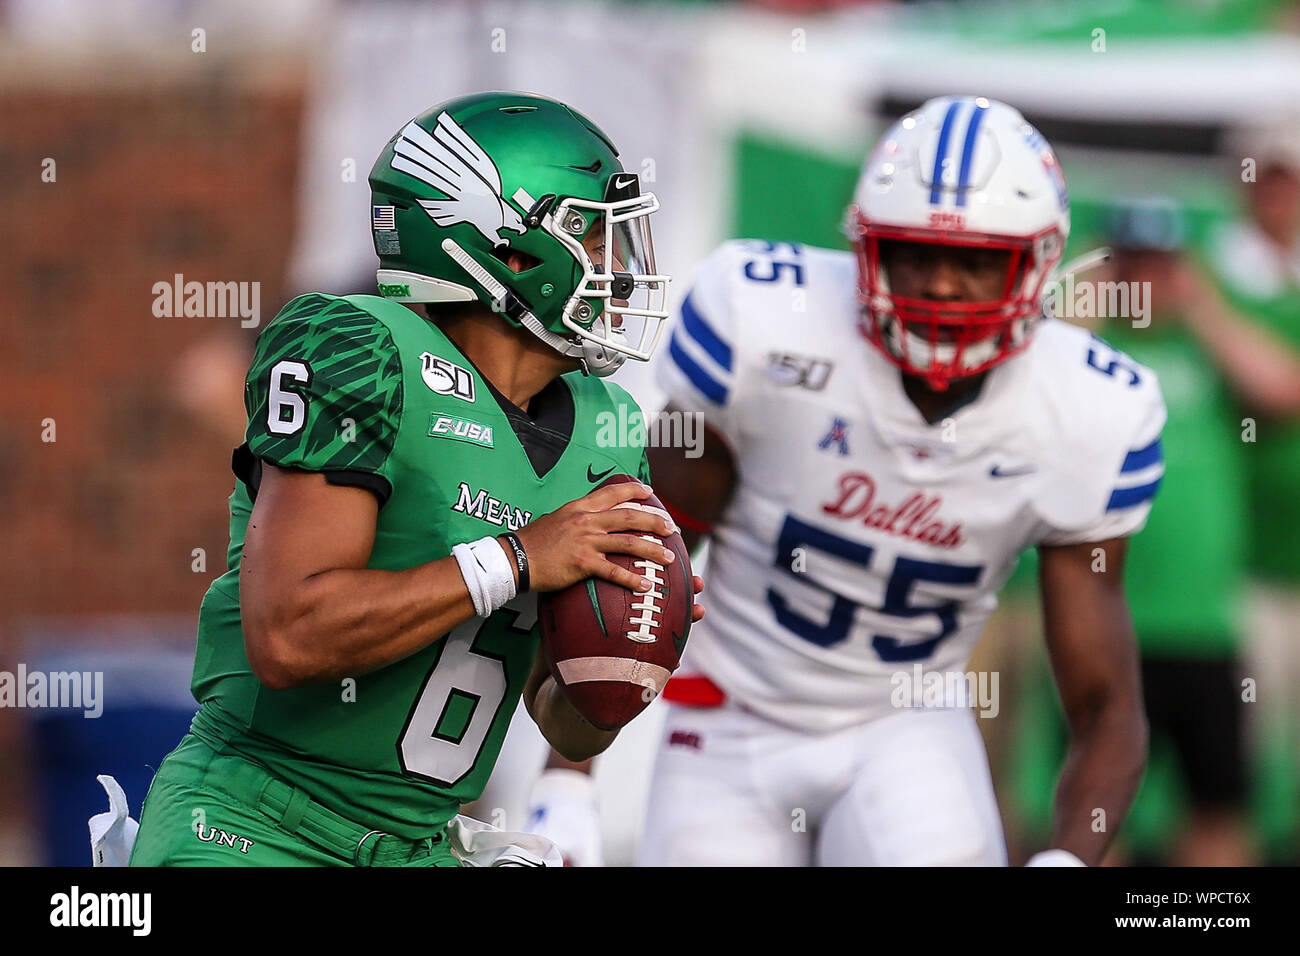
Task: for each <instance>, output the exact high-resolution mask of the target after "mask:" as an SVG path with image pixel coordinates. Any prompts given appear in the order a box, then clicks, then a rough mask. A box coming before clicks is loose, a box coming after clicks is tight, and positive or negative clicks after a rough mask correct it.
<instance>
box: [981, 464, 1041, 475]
mask: <svg viewBox="0 0 1300 956" xmlns="http://www.w3.org/2000/svg"><path fill="white" fill-rule="evenodd" d="M1037 470H1038V468H1037V466H1035V465H1025V466H1024V467H1022V468H1009V469H1007V470H1006V471H1003V470H1002V466H1001V465H994V466H993V467H992V468H990V469H989V477H990V478H1018V477H1019V476H1021V475H1028V474H1030V473H1031V472H1035V471H1037Z"/></svg>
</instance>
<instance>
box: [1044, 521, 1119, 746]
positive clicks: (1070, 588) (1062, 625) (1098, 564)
mask: <svg viewBox="0 0 1300 956" xmlns="http://www.w3.org/2000/svg"><path fill="white" fill-rule="evenodd" d="M1127 545H1128V542H1127V539H1126V538H1112V539H1110V540H1106V541H1089V542H1083V543H1079V544H1070V545H1061V546H1043V547H1040V548H1039V557H1040V562H1039V583H1040V588H1041V591H1042V603H1043V619H1044V630H1045V634H1046V639H1047V649H1048V652H1049V654H1050V656H1051V661H1052V670H1053V672H1054V673H1055V675H1056V684H1057V687H1058V689H1059V690H1060V693H1061V703H1062V705H1063V707H1064V708H1065V712H1066V716H1067V717H1068V718H1069V720H1070V722H1071V725H1072V726H1074V727H1075V728H1076V729H1078V725H1079V723H1080V722H1083V721H1086V720H1088V719H1089V718H1090V716H1091V715H1094V714H1096V713H1098V712H1099V710H1100V709H1102V708H1104V707H1105V706H1108V705H1110V704H1114V703H1117V702H1118V703H1119V704H1120V705H1121V706H1123V707H1125V708H1131V707H1132V706H1133V705H1134V704H1135V703H1136V705H1137V706H1138V707H1139V708H1140V706H1141V689H1140V682H1139V667H1138V653H1137V641H1136V638H1135V636H1134V633H1133V624H1132V619H1131V617H1130V615H1129V610H1128V602H1127V600H1126V599H1125V597H1124V556H1125V552H1126V550H1127Z"/></svg>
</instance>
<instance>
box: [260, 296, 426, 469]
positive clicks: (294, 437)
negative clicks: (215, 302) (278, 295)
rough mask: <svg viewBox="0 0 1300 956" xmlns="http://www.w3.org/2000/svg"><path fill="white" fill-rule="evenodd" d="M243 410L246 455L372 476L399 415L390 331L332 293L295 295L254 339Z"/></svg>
mask: <svg viewBox="0 0 1300 956" xmlns="http://www.w3.org/2000/svg"><path fill="white" fill-rule="evenodd" d="M244 406H245V408H246V409H247V411H248V430H247V432H246V435H245V439H246V441H247V445H248V449H249V451H250V452H252V454H253V455H256V456H257V457H258V458H260V459H262V460H263V461H268V462H270V463H271V464H273V465H278V466H280V467H283V468H296V469H301V470H304V471H318V472H362V473H367V474H373V475H379V474H380V473H381V472H382V470H383V469H384V465H385V463H386V462H387V460H388V456H389V454H390V453H391V452H392V450H393V445H394V442H395V440H396V437H397V429H398V425H399V424H400V419H401V413H402V375H401V363H400V361H399V356H398V351H397V347H396V346H395V345H394V343H393V338H392V335H391V333H390V332H389V330H388V327H387V326H386V325H384V324H383V322H381V321H380V320H379V319H378V318H376V317H375V316H374V315H372V314H371V313H369V312H367V311H364V310H362V309H359V308H357V307H356V306H355V305H353V304H352V303H350V302H346V301H344V300H343V299H338V298H335V297H333V296H326V295H317V294H312V295H304V296H300V297H299V298H297V299H294V300H293V301H292V302H290V303H289V304H288V305H286V306H285V307H284V309H283V310H282V311H281V312H280V314H279V315H278V316H277V317H276V318H275V320H274V321H273V322H271V324H270V325H268V326H267V327H266V329H265V331H263V332H262V334H261V336H260V337H259V338H258V340H257V348H256V351H255V353H254V356H253V363H252V366H251V367H250V368H249V371H248V379H247V381H246V382H245V385H244Z"/></svg>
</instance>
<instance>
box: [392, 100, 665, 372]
mask: <svg viewBox="0 0 1300 956" xmlns="http://www.w3.org/2000/svg"><path fill="white" fill-rule="evenodd" d="M370 189H371V203H372V206H373V207H374V208H375V210H376V213H375V216H374V218H373V221H372V225H373V229H374V233H373V235H374V239H375V251H376V253H377V254H378V256H379V265H380V268H379V271H378V280H379V288H380V293H381V294H382V295H386V296H388V297H389V298H393V299H397V300H398V301H402V302H429V303H436V302H458V301H462V302H463V301H475V300H477V301H479V302H483V303H485V304H487V305H488V306H489V307H491V308H492V309H493V310H494V311H496V312H497V313H498V314H499V315H500V316H501V317H502V318H503V319H504V320H505V321H507V322H508V323H510V324H512V325H516V326H520V327H523V328H526V329H528V330H529V331H530V332H531V333H532V334H534V335H536V336H537V337H538V338H540V339H541V340H542V341H543V342H545V343H546V344H547V345H549V346H550V347H551V348H553V349H555V350H556V351H558V352H560V353H561V354H563V355H566V356H569V357H571V358H575V359H578V360H580V361H581V363H582V365H583V367H584V368H585V369H586V370H587V371H590V372H592V373H594V374H597V375H607V374H609V373H611V372H612V371H614V370H615V369H616V368H618V366H619V365H621V364H622V363H623V361H624V359H626V358H628V357H633V358H637V359H641V360H643V361H644V360H647V359H649V357H650V354H651V352H653V350H654V347H655V345H656V344H657V343H658V340H659V336H660V334H661V332H662V329H663V323H664V320H665V319H666V318H667V316H668V312H667V309H666V307H665V306H666V302H667V289H668V282H669V277H668V276H666V275H661V274H659V273H657V272H656V270H655V264H654V249H653V243H652V241H651V238H650V224H649V216H650V215H651V214H652V213H653V212H655V211H656V210H657V209H658V208H659V202H658V200H657V199H656V198H655V197H654V195H653V194H651V193H642V192H641V191H640V183H639V180H638V177H637V176H636V175H635V174H633V173H629V172H627V171H626V170H624V169H623V168H622V165H621V164H620V163H619V161H618V152H617V150H615V149H614V146H613V144H612V143H611V142H610V141H609V138H608V137H607V136H606V135H605V134H604V133H603V132H602V131H601V130H600V129H599V128H598V127H597V126H596V125H595V124H593V123H592V122H591V121H590V120H588V119H587V118H586V117H584V116H582V115H581V114H579V113H577V112H576V111H574V110H572V109H570V108H569V107H567V106H565V105H564V104H562V103H558V102H556V101H555V100H550V99H547V98H545V97H541V96H534V95H531V94H526V93H479V94H476V95H473V96H465V97H460V98H458V99H454V100H449V101H447V102H446V103H441V104H439V105H438V106H435V107H433V108H432V109H430V110H429V111H428V112H426V113H424V114H422V115H420V116H417V117H416V118H415V119H413V120H411V121H410V122H408V123H406V124H405V125H404V126H403V127H402V129H401V130H399V131H398V132H397V134H396V135H394V136H393V138H392V139H391V140H390V141H389V143H388V145H387V146H386V147H385V149H384V151H383V152H382V153H381V154H380V156H379V158H378V159H377V160H376V162H375V165H374V168H373V169H372V170H371V172H370ZM390 209H391V210H392V212H391V216H390V214H389V210H390ZM381 211H382V216H381V215H380V212H381ZM516 254H517V255H516ZM628 319H633V320H637V321H639V325H640V327H639V333H640V334H639V335H637V334H635V333H636V331H637V330H636V329H629V327H628V322H627V320H628ZM630 332H631V333H632V334H629V333H630Z"/></svg>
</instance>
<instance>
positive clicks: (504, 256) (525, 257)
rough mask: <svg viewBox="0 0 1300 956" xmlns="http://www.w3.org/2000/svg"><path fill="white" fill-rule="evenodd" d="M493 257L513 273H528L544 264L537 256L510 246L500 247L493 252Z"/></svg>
mask: <svg viewBox="0 0 1300 956" xmlns="http://www.w3.org/2000/svg"><path fill="white" fill-rule="evenodd" d="M491 255H492V258H494V259H496V260H497V261H498V262H500V263H501V264H502V265H504V266H505V267H506V268H507V269H509V270H510V271H511V272H527V271H528V270H529V269H536V268H537V267H538V266H540V265H541V264H542V260H541V259H539V258H537V257H536V256H534V255H530V254H529V253H527V252H523V251H521V250H519V249H511V248H510V247H509V246H498V247H496V248H494V249H493V250H492V252H491Z"/></svg>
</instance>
